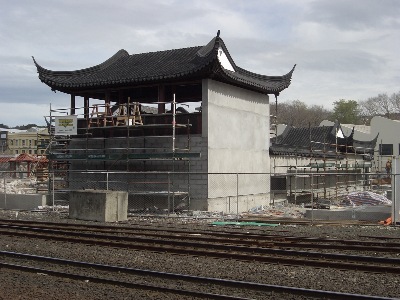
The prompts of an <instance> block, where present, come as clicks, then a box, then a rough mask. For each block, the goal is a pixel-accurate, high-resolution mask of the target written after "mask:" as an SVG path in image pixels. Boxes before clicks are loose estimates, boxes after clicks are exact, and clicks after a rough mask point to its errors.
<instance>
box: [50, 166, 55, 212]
mask: <svg viewBox="0 0 400 300" xmlns="http://www.w3.org/2000/svg"><path fill="white" fill-rule="evenodd" d="M54 180H55V172H53V184H52V187H51V191H52V194H53V196H52V197H53V211H54V203H55V200H54Z"/></svg>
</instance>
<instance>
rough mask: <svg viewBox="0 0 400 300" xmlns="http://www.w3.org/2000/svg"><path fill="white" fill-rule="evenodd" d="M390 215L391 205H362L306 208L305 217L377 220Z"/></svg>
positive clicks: (315, 218)
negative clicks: (339, 207)
mask: <svg viewBox="0 0 400 300" xmlns="http://www.w3.org/2000/svg"><path fill="white" fill-rule="evenodd" d="M390 216H391V206H364V207H355V208H346V209H337V210H336V209H334V210H329V209H314V210H311V209H309V210H307V211H306V213H305V218H307V219H314V220H359V221H371V222H379V221H383V220H386V219H387V218H389V217H390Z"/></svg>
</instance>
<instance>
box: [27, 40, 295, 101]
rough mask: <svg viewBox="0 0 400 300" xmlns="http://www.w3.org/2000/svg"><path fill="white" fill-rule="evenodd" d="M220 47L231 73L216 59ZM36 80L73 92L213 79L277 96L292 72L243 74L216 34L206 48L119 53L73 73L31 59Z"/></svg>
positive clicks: (123, 51) (122, 51) (287, 84)
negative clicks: (48, 66)
mask: <svg viewBox="0 0 400 300" xmlns="http://www.w3.org/2000/svg"><path fill="white" fill-rule="evenodd" d="M219 48H222V49H223V50H224V52H225V54H226V56H227V58H228V60H229V62H230V63H231V65H232V67H233V69H234V71H230V70H227V69H225V68H224V67H223V66H222V65H221V64H220V62H219V60H218V56H217V55H218V49H219ZM33 61H34V63H35V65H36V68H37V71H38V73H39V79H40V80H41V81H42V82H44V83H45V84H47V85H48V86H50V87H51V88H52V89H53V90H59V91H63V92H73V91H79V90H83V89H85V90H88V89H90V90H95V89H102V88H105V87H118V86H135V85H140V84H148V83H161V82H167V81H178V80H179V81H182V80H188V79H189V80H190V79H203V78H213V79H215V80H220V81H222V82H226V83H229V84H233V85H237V86H241V87H244V88H247V89H251V90H255V91H258V92H262V93H265V94H279V93H280V92H281V91H282V90H284V89H285V88H287V87H288V86H289V85H290V81H291V77H292V73H293V71H294V67H293V69H292V70H291V71H290V72H289V73H287V74H286V75H283V76H265V75H259V74H256V73H252V72H249V71H246V70H244V69H242V68H240V67H238V66H236V64H235V63H234V61H233V59H232V57H231V56H230V54H229V51H228V49H227V48H226V46H225V44H224V42H223V40H222V39H221V38H220V37H219V35H217V36H216V37H214V38H213V39H212V40H211V41H210V42H209V43H208V44H207V45H205V46H197V47H189V48H183V49H173V50H166V51H158V52H148V53H141V54H132V55H129V54H128V52H127V51H125V50H119V51H118V52H117V53H116V54H115V55H113V56H112V57H111V58H109V59H108V60H106V61H105V62H103V63H101V64H99V65H97V66H93V67H90V68H86V69H81V70H76V71H52V70H48V69H45V68H43V67H42V66H40V65H39V64H38V63H37V62H36V60H35V59H34V58H33Z"/></svg>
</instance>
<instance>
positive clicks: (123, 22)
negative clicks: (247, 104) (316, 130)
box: [0, 0, 400, 126]
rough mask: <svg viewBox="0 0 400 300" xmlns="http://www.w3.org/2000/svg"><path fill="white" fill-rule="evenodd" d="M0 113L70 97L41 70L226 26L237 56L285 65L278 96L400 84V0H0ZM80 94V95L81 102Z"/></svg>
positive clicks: (207, 36) (12, 116)
mask: <svg viewBox="0 0 400 300" xmlns="http://www.w3.org/2000/svg"><path fill="white" fill-rule="evenodd" d="M0 4H1V10H0V102H1V105H0V123H4V124H6V125H9V126H15V125H23V124H29V123H36V124H38V125H44V124H45V122H44V118H43V116H45V115H48V114H49V107H50V103H52V106H53V107H69V102H70V97H69V95H67V94H63V93H60V92H57V93H54V92H52V91H51V90H50V88H49V87H48V86H46V85H45V84H44V83H42V82H41V81H40V80H39V79H38V74H37V72H36V68H35V66H34V64H33V61H32V56H34V57H35V59H36V60H37V62H38V63H39V64H40V65H42V66H43V67H45V68H47V69H51V70H63V71H65V70H67V71H69V70H77V69H82V68H86V67H90V66H93V65H97V64H99V63H102V62H103V61H105V60H106V59H108V58H109V57H111V56H112V55H113V54H115V53H116V52H117V51H118V50H120V49H125V50H127V51H128V52H129V53H130V54H136V53H143V52H151V51H160V50H168V49H176V48H185V47H192V46H201V45H205V44H207V43H208V42H209V41H210V40H211V39H212V38H213V37H214V36H215V35H216V34H217V31H218V30H221V35H220V36H221V38H222V39H223V40H224V42H225V44H226V46H227V47H228V49H229V52H230V54H231V56H232V57H233V59H234V61H235V63H236V65H238V66H240V67H242V68H245V69H247V70H249V71H252V72H256V73H259V74H263V75H283V74H286V73H287V72H289V71H290V70H291V68H292V67H293V65H294V64H297V67H296V70H295V72H294V74H293V78H292V84H291V86H290V87H289V88H288V89H286V90H284V91H283V92H282V93H281V96H280V97H279V98H278V101H287V100H300V101H303V102H305V103H306V104H308V105H313V104H318V105H323V106H324V107H325V108H327V109H331V108H332V104H333V102H334V101H337V100H340V99H346V100H366V99H367V98H369V97H374V96H377V95H378V94H380V93H387V94H389V95H390V94H392V93H394V92H399V91H400V85H399V83H400V60H399V58H398V56H399V54H398V53H399V49H400V18H399V15H400V1H398V0H315V1H312V0H268V1H266V0H265V1H256V0H249V1H244V0H243V1H239V0H236V1H233V0H232V1H229V0H218V1H215V0H210V1H208V0H199V1H187V0H177V1H174V0H155V1H153V0H147V1H139V0H123V1H118V0H117V1H108V0H107V1H106V0H98V1H95V0H57V1H54V0H35V1H32V0H17V1H8V0H0ZM79 102H80V98H77V105H78V106H80V105H83V104H82V103H79Z"/></svg>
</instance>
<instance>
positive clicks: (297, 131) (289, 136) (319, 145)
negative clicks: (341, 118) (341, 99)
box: [270, 123, 378, 159]
mask: <svg viewBox="0 0 400 300" xmlns="http://www.w3.org/2000/svg"><path fill="white" fill-rule="evenodd" d="M339 130H341V126H340V124H338V123H335V124H334V125H332V126H318V127H303V128H295V127H291V126H287V127H286V128H285V130H284V132H283V133H282V134H281V135H279V136H277V137H276V138H274V139H272V141H271V146H270V154H272V155H297V156H306V157H342V156H343V155H344V154H345V153H355V152H356V153H358V154H363V155H364V157H365V159H371V158H372V157H373V154H374V148H375V144H376V141H377V138H378V137H375V138H374V139H373V140H371V141H358V140H355V139H354V138H353V136H354V129H353V131H352V132H351V134H350V135H349V136H344V137H342V138H341V137H336V135H337V134H336V133H337V132H338V131H339Z"/></svg>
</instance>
